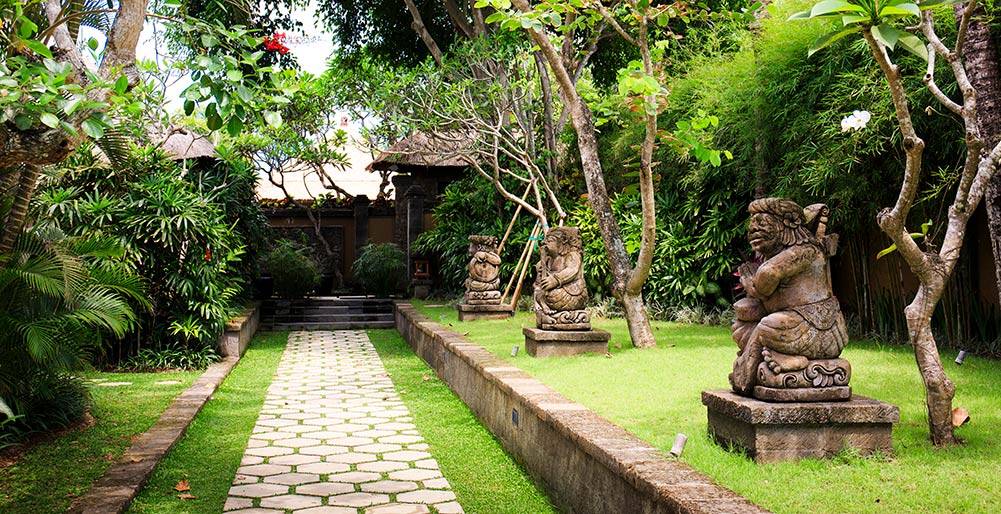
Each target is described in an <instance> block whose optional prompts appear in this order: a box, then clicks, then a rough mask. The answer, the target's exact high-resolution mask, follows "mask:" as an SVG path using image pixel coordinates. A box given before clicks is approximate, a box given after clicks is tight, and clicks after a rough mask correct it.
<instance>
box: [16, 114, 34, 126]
mask: <svg viewBox="0 0 1001 514" xmlns="http://www.w3.org/2000/svg"><path fill="white" fill-rule="evenodd" d="M14 125H15V126H17V129H18V130H28V129H30V128H31V125H33V123H32V122H31V118H30V117H29V116H28V115H27V114H25V113H23V112H19V113H17V114H16V115H15V116H14Z"/></svg>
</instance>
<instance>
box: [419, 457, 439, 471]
mask: <svg viewBox="0 0 1001 514" xmlns="http://www.w3.org/2000/svg"><path fill="white" fill-rule="evenodd" d="M414 466H416V467H418V468H424V469H438V461H436V460H434V459H426V460H419V461H417V462H415V463H414Z"/></svg>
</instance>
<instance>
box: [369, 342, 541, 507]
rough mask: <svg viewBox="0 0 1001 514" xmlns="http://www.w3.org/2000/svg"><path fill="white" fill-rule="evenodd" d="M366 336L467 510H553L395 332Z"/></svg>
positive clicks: (495, 442) (520, 470)
mask: <svg viewBox="0 0 1001 514" xmlns="http://www.w3.org/2000/svg"><path fill="white" fill-rule="evenodd" d="M368 334H369V338H370V339H371V340H372V343H373V344H374V345H375V348H376V350H378V352H379V356H380V357H381V358H382V362H383V364H384V365H385V366H386V370H387V371H388V372H389V374H390V377H391V378H392V380H393V384H394V385H395V386H396V389H397V391H400V392H401V397H402V398H403V402H404V403H405V404H406V405H407V408H408V409H409V410H410V412H411V413H412V414H413V417H414V424H416V425H417V429H418V430H419V431H420V433H421V435H423V436H424V439H425V440H426V441H427V443H428V445H429V446H430V447H431V450H430V452H431V454H432V455H433V456H434V457H435V459H437V461H438V465H439V466H440V467H441V470H442V473H443V474H444V475H445V477H446V478H448V481H449V483H451V485H452V490H453V491H454V492H455V494H456V497H457V499H458V500H459V503H460V504H462V507H463V509H464V510H465V511H466V512H467V513H468V514H545V513H551V512H558V511H557V510H555V508H554V507H552V506H551V505H550V503H549V500H548V499H547V498H546V496H545V494H544V493H543V492H542V491H541V490H540V489H539V488H538V487H537V486H536V485H535V484H533V483H532V481H531V480H530V479H529V477H528V476H527V475H526V474H525V472H524V470H523V469H522V468H521V467H520V466H518V464H517V463H515V462H514V461H513V460H512V458H511V457H510V456H509V455H508V454H507V453H505V452H504V450H503V448H502V447H501V445H500V443H499V442H498V441H497V440H496V439H495V438H494V437H493V435H491V434H490V432H489V431H488V430H487V429H486V428H484V427H483V425H481V424H480V423H479V422H478V421H477V420H476V417H475V416H474V415H473V413H472V411H470V410H469V408H467V407H466V405H465V404H463V403H462V401H461V400H460V399H459V398H458V397H457V396H456V395H455V394H454V393H452V391H451V390H450V389H449V388H448V385H447V384H445V383H444V382H442V381H441V380H439V379H438V378H437V377H435V375H434V372H432V371H431V369H430V368H429V367H428V366H427V364H425V363H424V361H423V360H421V358H420V357H418V356H417V355H415V354H414V352H413V351H411V349H410V347H409V346H407V344H406V342H405V341H403V339H402V338H401V337H400V336H399V334H397V333H396V331H395V330H371V331H369V332H368ZM425 378H427V380H425ZM403 391H406V394H402V392H403Z"/></svg>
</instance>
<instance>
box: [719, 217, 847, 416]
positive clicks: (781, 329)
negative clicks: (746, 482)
mask: <svg viewBox="0 0 1001 514" xmlns="http://www.w3.org/2000/svg"><path fill="white" fill-rule="evenodd" d="M748 210H749V212H750V213H751V221H750V225H749V227H748V233H747V239H748V241H750V243H751V248H753V249H754V250H755V251H756V252H757V253H758V254H760V255H761V256H762V257H763V259H764V260H763V261H762V262H761V263H760V264H758V263H753V262H749V263H745V264H743V265H741V266H740V268H739V270H738V271H739V274H740V284H741V285H742V286H743V288H744V290H745V291H746V292H747V297H746V298H743V299H741V300H740V301H738V302H737V303H736V304H735V305H734V311H735V314H736V319H735V320H734V322H733V326H732V330H733V339H734V341H736V342H737V346H738V347H739V348H740V351H739V352H738V354H737V360H736V361H735V362H734V365H733V373H732V374H731V375H730V384H731V385H732V386H733V390H734V391H735V392H737V393H739V394H742V395H745V396H754V397H756V398H759V399H762V400H773V401H819V400H847V399H849V398H850V397H851V389H850V388H849V387H847V386H848V381H849V379H850V377H851V366H850V365H849V363H848V361H846V360H844V359H841V358H839V355H841V350H842V349H843V348H844V347H845V344H846V343H847V342H848V332H847V329H846V326H845V318H844V316H843V315H842V314H841V308H840V306H839V304H838V300H837V298H835V297H834V294H833V292H832V291H831V278H830V265H829V257H830V256H831V255H833V254H834V253H835V251H836V248H837V235H825V234H824V232H825V231H826V223H827V216H828V214H829V212H830V211H829V209H828V207H827V206H825V205H821V204H815V205H811V206H809V207H807V208H806V209H803V208H802V207H800V206H799V205H797V204H796V203H795V202H793V201H791V200H787V199H784V198H763V199H760V200H755V201H753V202H751V204H750V207H749V208H748Z"/></svg>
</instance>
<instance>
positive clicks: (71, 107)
mask: <svg viewBox="0 0 1001 514" xmlns="http://www.w3.org/2000/svg"><path fill="white" fill-rule="evenodd" d="M81 101H83V97H79V96H77V97H74V98H73V99H72V100H70V101H68V102H66V105H64V106H63V112H65V113H66V115H67V116H69V115H71V114H73V112H75V111H76V110H77V108H78V107H80V102H81Z"/></svg>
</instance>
